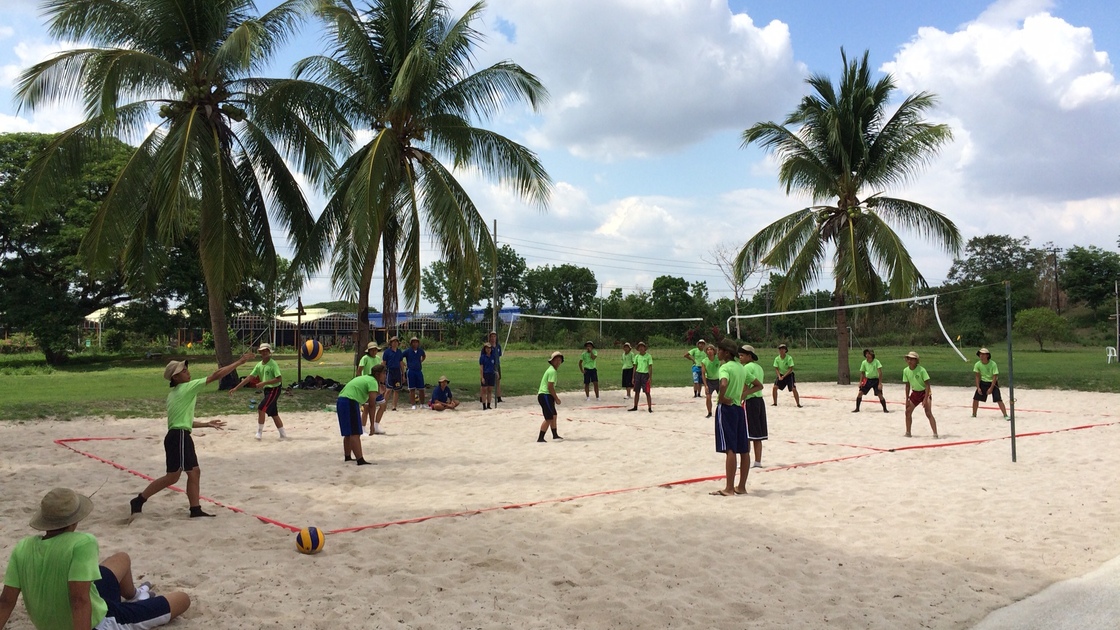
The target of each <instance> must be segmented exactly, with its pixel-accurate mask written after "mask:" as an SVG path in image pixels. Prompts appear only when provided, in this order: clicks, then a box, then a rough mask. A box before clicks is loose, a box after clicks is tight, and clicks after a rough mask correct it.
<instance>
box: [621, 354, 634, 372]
mask: <svg viewBox="0 0 1120 630" xmlns="http://www.w3.org/2000/svg"><path fill="white" fill-rule="evenodd" d="M622 369H624V370H632V369H634V351H633V350H631V351H630V352H624V353H622Z"/></svg>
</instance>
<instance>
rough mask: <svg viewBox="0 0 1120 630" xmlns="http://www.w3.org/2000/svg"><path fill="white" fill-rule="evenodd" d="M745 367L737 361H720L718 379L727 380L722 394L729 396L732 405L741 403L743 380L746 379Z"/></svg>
mask: <svg viewBox="0 0 1120 630" xmlns="http://www.w3.org/2000/svg"><path fill="white" fill-rule="evenodd" d="M746 367H747V366H745V365H742V364H741V363H739V362H738V361H735V360H731V361H728V362H727V363H721V364H720V366H719V371H718V372H717V373H718V374H719V380H720V381H723V380H726V381H727V389H725V390H724V392H723V395H724V396H725V397H727V398H730V399H731V403H732V404H734V405H741V404H743V382H744V381H745V380H746V379H747V370H746Z"/></svg>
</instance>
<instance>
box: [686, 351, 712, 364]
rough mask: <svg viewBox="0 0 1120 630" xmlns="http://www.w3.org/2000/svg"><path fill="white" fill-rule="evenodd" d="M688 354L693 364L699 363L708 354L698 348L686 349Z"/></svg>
mask: <svg viewBox="0 0 1120 630" xmlns="http://www.w3.org/2000/svg"><path fill="white" fill-rule="evenodd" d="M688 356H690V357H692V364H693V365H700V362H701V361H703V360H704V359H707V358H708V354H707V353H706V352H704V351H703V350H701V349H700V348H693V349H691V350H689V351H688Z"/></svg>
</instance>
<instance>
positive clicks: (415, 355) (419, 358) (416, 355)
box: [404, 348, 428, 370]
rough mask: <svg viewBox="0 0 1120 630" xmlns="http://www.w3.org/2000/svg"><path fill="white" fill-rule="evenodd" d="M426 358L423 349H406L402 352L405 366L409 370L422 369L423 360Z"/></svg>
mask: <svg viewBox="0 0 1120 630" xmlns="http://www.w3.org/2000/svg"><path fill="white" fill-rule="evenodd" d="M426 356H428V355H427V354H425V353H424V349H423V348H417V349H415V350H413V349H412V348H406V349H405V351H404V362H405V365H407V366H408V369H410V370H421V369H423V365H422V363H423V359H424V357H426Z"/></svg>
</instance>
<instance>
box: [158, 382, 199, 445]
mask: <svg viewBox="0 0 1120 630" xmlns="http://www.w3.org/2000/svg"><path fill="white" fill-rule="evenodd" d="M204 385H206V379H205V378H196V379H194V380H193V381H188V382H186V383H179V384H178V385H176V386H175V387H172V388H171V393H170V394H168V395H167V428H168V429H183V430H184V431H186V432H187V433H190V431H191V428H192V427H194V404H195V403H196V402H198V391H199V390H200V389H202V387H203V386H204Z"/></svg>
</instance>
